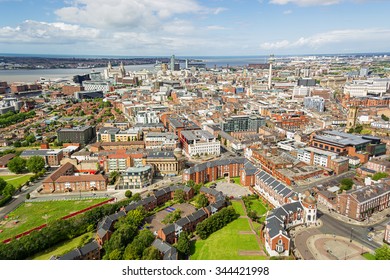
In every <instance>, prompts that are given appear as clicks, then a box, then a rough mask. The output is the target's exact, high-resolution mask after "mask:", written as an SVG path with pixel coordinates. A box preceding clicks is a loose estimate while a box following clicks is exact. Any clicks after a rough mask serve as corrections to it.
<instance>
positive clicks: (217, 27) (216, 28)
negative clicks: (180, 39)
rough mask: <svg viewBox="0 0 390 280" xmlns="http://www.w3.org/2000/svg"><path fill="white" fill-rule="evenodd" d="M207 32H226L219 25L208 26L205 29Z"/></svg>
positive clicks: (224, 28)
mask: <svg viewBox="0 0 390 280" xmlns="http://www.w3.org/2000/svg"><path fill="white" fill-rule="evenodd" d="M206 28H207V29H208V30H226V29H227V28H226V27H223V26H220V25H209V26H207V27H206Z"/></svg>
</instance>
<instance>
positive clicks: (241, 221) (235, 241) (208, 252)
mask: <svg viewBox="0 0 390 280" xmlns="http://www.w3.org/2000/svg"><path fill="white" fill-rule="evenodd" d="M240 231H250V227H249V222H248V220H247V219H246V218H238V219H237V220H235V221H233V222H231V223H230V224H228V225H227V226H225V227H224V228H222V229H221V230H219V231H217V232H214V233H213V234H211V235H210V236H209V237H208V238H207V239H206V240H197V241H196V242H195V244H194V243H193V244H192V248H191V250H192V251H191V258H190V259H191V260H264V259H267V257H266V256H258V255H242V254H240V253H239V252H240V251H253V252H262V249H261V248H260V246H259V244H258V243H257V241H256V236H255V235H254V234H240Z"/></svg>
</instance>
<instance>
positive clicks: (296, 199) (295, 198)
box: [291, 193, 299, 201]
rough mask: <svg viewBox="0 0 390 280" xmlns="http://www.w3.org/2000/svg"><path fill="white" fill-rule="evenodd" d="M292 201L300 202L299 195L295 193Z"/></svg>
mask: <svg viewBox="0 0 390 280" xmlns="http://www.w3.org/2000/svg"><path fill="white" fill-rule="evenodd" d="M291 199H292V200H295V201H298V200H299V197H298V194H297V193H295V194H294V195H293V196H292V197H291Z"/></svg>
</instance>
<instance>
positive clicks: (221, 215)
mask: <svg viewBox="0 0 390 280" xmlns="http://www.w3.org/2000/svg"><path fill="white" fill-rule="evenodd" d="M238 216H239V215H238V214H237V213H236V211H235V210H234V208H233V207H232V206H229V207H227V208H224V209H222V210H221V211H219V212H218V213H216V214H214V215H212V216H210V217H209V218H207V219H206V220H204V221H203V222H200V223H199V224H198V225H197V226H196V232H197V234H198V235H199V237H200V238H201V239H206V238H207V237H209V236H210V234H212V233H213V232H215V231H217V230H220V229H221V228H223V227H224V226H226V225H227V224H229V223H230V222H232V221H234V220H235V219H237V218H238Z"/></svg>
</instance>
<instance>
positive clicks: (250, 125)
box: [221, 115, 265, 132]
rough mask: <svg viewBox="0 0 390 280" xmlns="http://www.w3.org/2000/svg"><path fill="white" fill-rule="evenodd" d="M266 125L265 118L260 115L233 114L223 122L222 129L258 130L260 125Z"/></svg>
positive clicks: (233, 130)
mask: <svg viewBox="0 0 390 280" xmlns="http://www.w3.org/2000/svg"><path fill="white" fill-rule="evenodd" d="M264 125H265V118H263V117H261V116H259V115H251V116H249V115H242V116H232V117H230V118H227V119H226V120H225V122H223V123H222V124H221V127H222V130H223V131H225V132H238V131H256V132H257V131H258V130H259V127H261V126H264Z"/></svg>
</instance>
